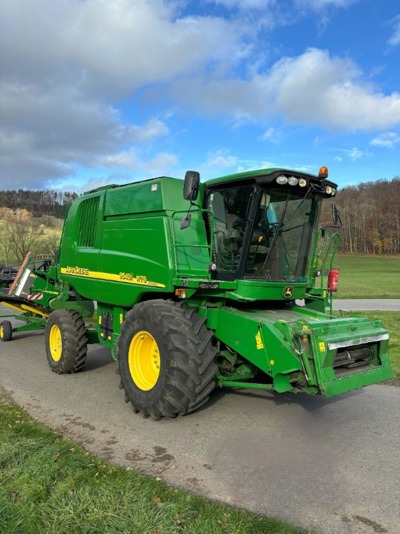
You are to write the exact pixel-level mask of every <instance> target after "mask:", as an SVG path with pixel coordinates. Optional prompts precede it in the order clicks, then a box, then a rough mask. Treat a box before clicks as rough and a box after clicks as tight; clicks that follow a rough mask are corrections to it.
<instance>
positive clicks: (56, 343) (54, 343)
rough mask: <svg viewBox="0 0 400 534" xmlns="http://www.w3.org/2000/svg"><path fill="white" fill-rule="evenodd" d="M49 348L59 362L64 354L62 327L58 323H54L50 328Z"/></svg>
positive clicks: (52, 355) (54, 358)
mask: <svg viewBox="0 0 400 534" xmlns="http://www.w3.org/2000/svg"><path fill="white" fill-rule="evenodd" d="M49 348H50V354H51V357H52V358H53V360H54V361H55V362H58V360H59V359H60V358H61V354H62V335H61V330H60V328H59V327H58V326H57V325H56V324H53V326H52V327H51V328H50V335H49Z"/></svg>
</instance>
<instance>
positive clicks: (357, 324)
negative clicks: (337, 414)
mask: <svg viewBox="0 0 400 534" xmlns="http://www.w3.org/2000/svg"><path fill="white" fill-rule="evenodd" d="M207 324H208V326H209V327H210V328H212V329H214V330H215V333H216V337H217V338H218V339H219V340H220V341H221V342H223V343H225V344H226V345H227V346H228V347H229V348H230V350H232V351H234V352H236V353H237V354H238V355H240V356H241V357H243V358H244V359H245V360H247V361H249V362H251V363H252V364H254V365H255V366H256V367H257V368H259V369H261V370H262V371H264V372H265V373H266V374H267V375H269V376H270V377H271V378H272V380H273V385H274V388H275V390H276V391H278V392H284V391H289V390H292V389H300V390H305V391H308V392H314V393H319V394H321V395H323V396H325V397H331V396H333V395H338V394H340V393H343V392H345V391H350V390H353V389H357V388H360V387H363V386H364V385H367V384H373V383H377V382H380V381H381V380H383V379H387V378H391V377H392V376H393V373H392V370H391V367H390V363H389V358H388V354H387V339H388V334H387V331H386V330H385V329H384V328H383V327H382V325H381V323H380V321H375V322H371V321H368V320H366V319H360V318H354V317H353V318H344V319H342V318H340V319H338V318H334V317H332V316H329V315H325V314H322V313H318V312H314V311H312V310H306V309H304V308H300V307H294V308H293V309H291V310H285V309H275V310H274V309H264V310H260V309H253V310H249V309H245V310H239V309H234V308H214V309H209V310H208V311H207ZM367 346H368V347H370V348H369V349H368V350H370V351H371V357H370V358H368V360H366V361H365V362H364V361H361V362H359V363H360V364H361V366H360V367H357V366H355V367H354V368H351V367H345V366H344V367H338V368H334V359H335V357H336V354H337V348H338V347H340V348H341V349H342V350H343V351H350V352H351V351H352V350H358V349H359V348H360V347H361V350H362V348H363V347H367ZM301 376H302V377H303V379H301ZM299 377H300V380H299ZM220 379H221V377H220ZM221 380H222V382H221V384H223V379H221ZM226 380H227V384H228V385H229V386H231V387H239V386H233V385H232V383H229V377H227V378H226ZM302 380H304V381H302ZM297 381H299V383H298V385H297V386H296V382H297ZM260 389H263V386H261V385H260ZM264 389H265V388H264Z"/></svg>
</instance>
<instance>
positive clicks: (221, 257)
mask: <svg viewBox="0 0 400 534" xmlns="http://www.w3.org/2000/svg"><path fill="white" fill-rule="evenodd" d="M323 169H326V168H323ZM326 175H327V169H326ZM229 178H230V177H225V178H224V179H218V180H214V181H211V182H208V183H206V188H207V193H206V198H205V208H206V210H208V213H209V216H208V225H209V234H210V236H213V261H214V263H215V267H216V268H215V271H214V278H216V279H219V280H237V279H247V280H262V281H270V282H284V283H289V282H290V283H306V282H308V273H309V258H310V256H311V254H310V253H311V247H312V244H313V242H314V236H315V232H316V230H317V226H318V218H319V209H320V207H319V206H320V201H321V200H322V199H323V198H327V197H328V198H329V197H333V196H334V195H335V193H336V185H335V184H333V183H331V182H327V181H326V180H324V181H323V178H322V176H321V174H320V175H319V176H318V177H316V176H311V175H307V174H304V173H293V171H290V172H289V171H284V170H272V172H271V171H265V170H264V171H253V172H251V173H243V174H240V175H234V177H232V179H229Z"/></svg>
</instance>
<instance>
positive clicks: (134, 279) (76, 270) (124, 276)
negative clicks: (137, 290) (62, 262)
mask: <svg viewBox="0 0 400 534" xmlns="http://www.w3.org/2000/svg"><path fill="white" fill-rule="evenodd" d="M61 274H66V275H68V276H79V277H82V278H93V279H96V280H111V281H113V282H122V283H126V284H133V285H137V286H147V287H165V284H160V283H158V282H152V281H150V280H147V278H146V276H134V275H133V274H131V273H122V272H121V273H119V274H114V273H103V272H100V271H90V270H89V269H86V268H84V267H61Z"/></svg>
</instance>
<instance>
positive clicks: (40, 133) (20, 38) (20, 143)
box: [0, 0, 244, 188]
mask: <svg viewBox="0 0 400 534" xmlns="http://www.w3.org/2000/svg"><path fill="white" fill-rule="evenodd" d="M177 5H178V4H176V3H175V2H164V1H162V0H135V1H134V2H132V1H131V0H118V1H117V0H115V1H113V2H110V1H108V0H85V1H81V0H58V1H57V2H54V0H18V2H15V1H14V0H3V1H2V7H1V20H0V47H1V50H2V51H6V53H2V54H1V71H0V72H1V80H0V93H1V98H2V115H3V116H2V122H1V131H0V141H2V151H1V153H0V157H1V158H2V159H1V161H2V165H1V174H0V178H1V183H2V187H15V185H16V183H17V185H18V186H20V185H21V183H23V184H24V185H25V186H26V187H32V188H42V187H45V186H46V185H45V184H46V182H47V180H51V179H53V178H57V177H60V176H63V175H65V174H68V173H70V172H74V168H76V166H77V165H78V166H79V165H81V166H91V165H93V162H95V161H97V160H98V159H100V158H101V157H107V155H109V157H111V156H112V154H114V155H115V157H116V158H117V159H118V156H119V154H120V153H123V152H124V151H125V150H129V145H132V144H136V143H145V142H148V141H151V140H152V139H154V138H156V137H158V136H160V135H166V134H167V133H168V128H167V126H166V125H165V124H164V123H163V122H162V121H160V120H159V119H158V118H156V117H154V118H152V119H150V120H148V121H147V122H145V124H129V123H127V122H126V120H124V118H123V116H122V115H121V114H119V113H118V112H117V110H116V109H115V107H114V106H113V105H111V104H110V102H111V101H115V100H120V99H122V98H126V97H129V96H130V95H131V94H132V93H133V92H134V91H135V90H136V89H137V88H139V87H142V86H143V85H145V84H154V83H157V82H168V81H171V80H173V79H174V78H175V77H177V76H178V77H179V76H182V75H187V74H188V73H190V72H194V71H195V70H196V69H202V68H203V67H204V66H205V65H206V64H208V62H214V63H215V62H218V61H219V60H220V59H221V58H223V59H224V62H225V64H226V65H229V64H230V63H231V58H235V57H236V54H234V53H232V49H234V48H235V46H236V45H237V43H239V42H240V40H241V36H242V33H241V31H240V28H236V29H235V23H233V22H228V21H225V20H224V19H219V18H214V17H207V16H206V17H179V13H178V11H175V8H176V6H177ZM243 31H244V30H243ZM221 35H224V39H221ZM232 61H233V59H232ZM145 121H146V119H145ZM153 157H154V158H157V156H154V155H153ZM150 159H151V158H150ZM156 166H157V165H154V167H156Z"/></svg>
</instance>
